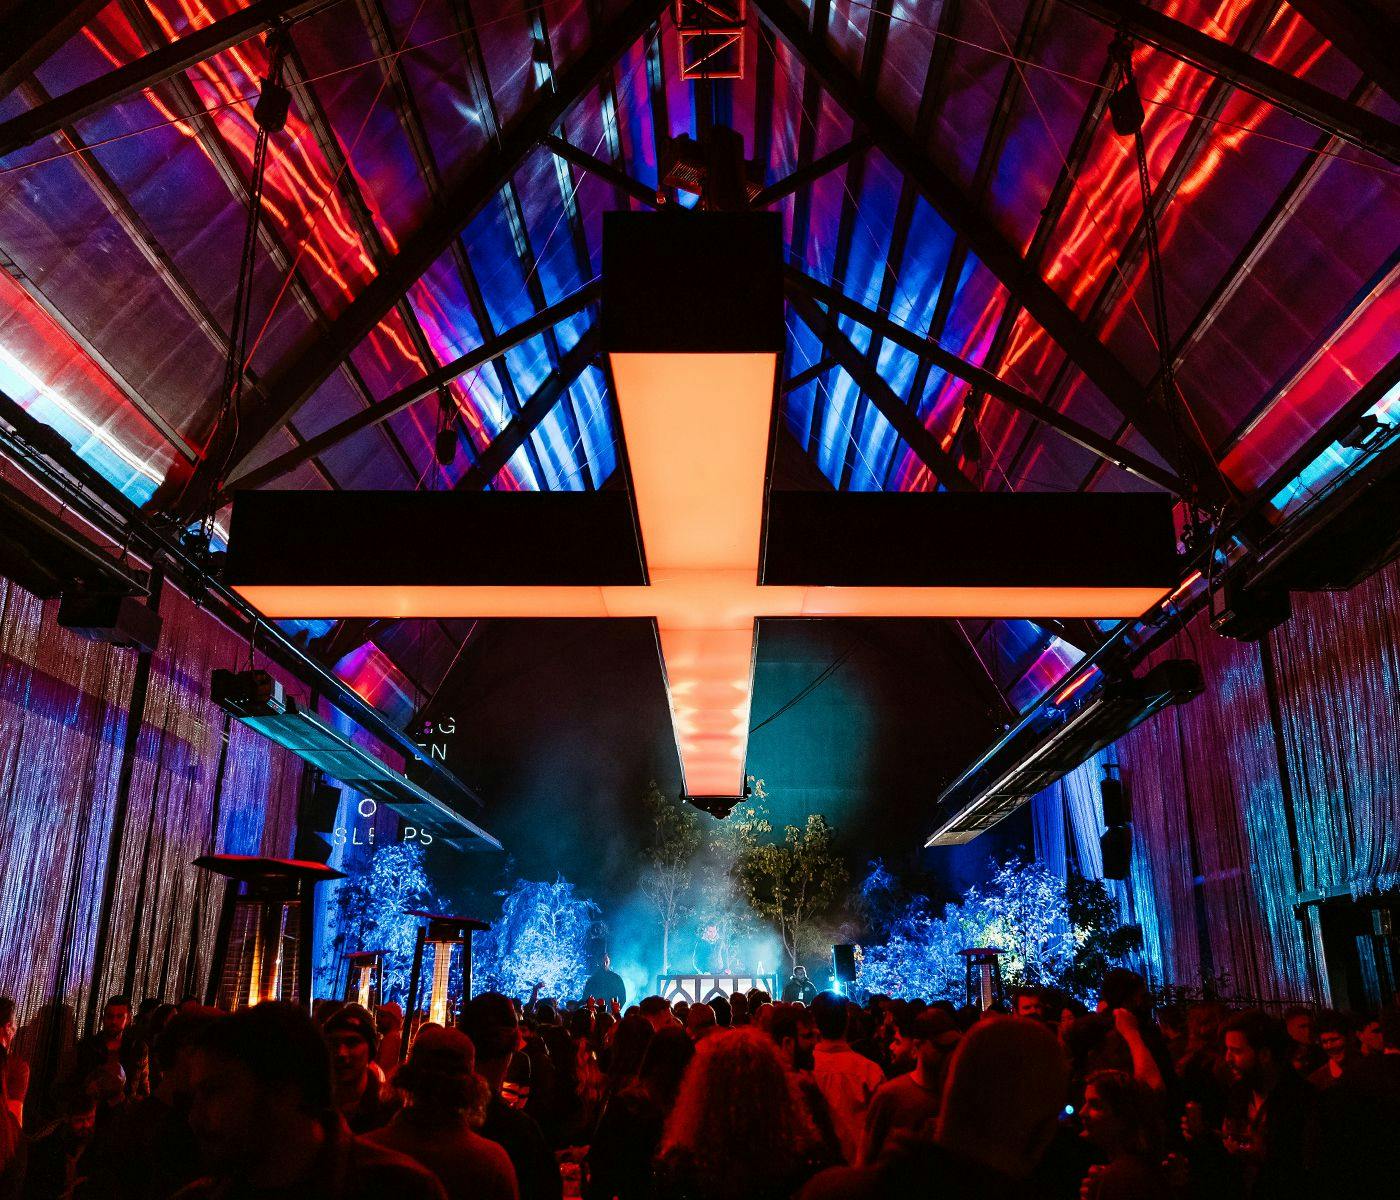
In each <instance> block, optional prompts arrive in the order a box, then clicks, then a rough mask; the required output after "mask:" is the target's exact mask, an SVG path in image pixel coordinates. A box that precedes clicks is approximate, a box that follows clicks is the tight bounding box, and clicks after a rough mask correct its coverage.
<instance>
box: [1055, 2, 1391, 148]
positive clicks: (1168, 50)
mask: <svg viewBox="0 0 1400 1200" xmlns="http://www.w3.org/2000/svg"><path fill="white" fill-rule="evenodd" d="M1062 3H1065V4H1068V5H1070V6H1071V7H1072V8H1077V9H1079V11H1080V12H1083V13H1086V14H1087V15H1088V16H1091V17H1093V18H1095V19H1096V20H1099V21H1102V22H1103V23H1104V24H1105V25H1109V26H1111V27H1112V28H1114V29H1118V30H1122V31H1123V32H1125V33H1127V34H1129V35H1131V36H1132V37H1134V38H1136V39H1138V40H1139V41H1143V42H1146V43H1147V44H1148V45H1150V46H1154V47H1156V48H1157V49H1158V50H1161V51H1162V52H1163V53H1165V54H1170V55H1171V56H1172V57H1173V58H1178V59H1180V60H1181V61H1182V62H1185V63H1190V64H1191V65H1192V66H1193V67H1197V68H1199V69H1200V70H1202V71H1205V72H1207V73H1208V74H1211V75H1215V76H1218V77H1219V78H1221V79H1223V80H1225V81H1226V82H1228V83H1230V84H1232V85H1233V86H1234V87H1237V88H1239V89H1240V90H1241V91H1245V92H1249V93H1250V94H1251V95H1253V96H1258V97H1259V98H1260V99H1261V100H1266V101H1268V103H1270V104H1272V105H1274V106H1275V107H1276V108H1281V109H1283V110H1284V111H1285V112H1288V113H1291V114H1292V115H1293V116H1295V117H1297V118H1298V119H1299V120H1302V121H1306V122H1307V123H1308V124H1309V125H1313V126H1316V127H1317V128H1318V129H1321V130H1322V131H1323V132H1324V133H1330V134H1332V135H1334V136H1336V137H1339V138H1341V139H1342V140H1343V141H1346V142H1350V143H1351V144H1352V145H1353V146H1356V147H1358V148H1359V149H1362V150H1369V151H1370V152H1371V153H1372V154H1378V155H1380V156H1381V157H1382V158H1385V159H1388V160H1389V161H1390V162H1393V163H1400V126H1397V125H1396V124H1395V123H1394V122H1393V121H1388V120H1386V119H1385V118H1384V117H1382V116H1380V115H1379V114H1377V113H1373V112H1369V111H1368V110H1366V109H1364V108H1357V107H1356V106H1355V105H1353V104H1349V103H1347V101H1345V100H1343V99H1341V98H1340V97H1339V96H1335V95H1333V94H1332V93H1331V92H1327V91H1324V90H1323V89H1322V88H1320V87H1317V86H1315V85H1314V84H1311V83H1308V82H1306V81H1305V80H1302V79H1299V78H1297V76H1295V75H1290V74H1289V73H1288V72H1287V71H1281V70H1279V68H1278V67H1275V66H1272V65H1270V64H1269V63H1266V62H1264V61H1262V60H1261V59H1257V58H1255V57H1254V56H1253V55H1252V54H1247V53H1246V52H1244V51H1243V50H1240V49H1238V48H1236V47H1234V46H1231V45H1230V44H1229V43H1227V42H1221V41H1217V40H1216V39H1215V38H1213V37H1211V36H1210V35H1209V34H1205V33H1202V32H1200V30H1198V29H1193V28H1191V26H1189V25H1185V24H1183V23H1182V22H1180V21H1176V20H1173V19H1172V18H1171V17H1169V16H1166V15H1165V14H1164V13H1160V12H1158V11H1157V10H1156V9H1153V8H1149V7H1148V6H1147V5H1145V4H1137V3H1133V2H1132V0H1062Z"/></svg>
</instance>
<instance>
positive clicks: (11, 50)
mask: <svg viewBox="0 0 1400 1200" xmlns="http://www.w3.org/2000/svg"><path fill="white" fill-rule="evenodd" d="M107 2H108V0H72V2H71V3H69V4H67V5H66V6H65V5H62V4H15V5H13V6H12V7H11V9H10V12H9V14H8V15H7V16H6V17H5V19H4V20H3V21H0V46H3V47H4V50H3V51H2V52H0V97H3V96H8V95H9V94H10V93H11V92H12V91H14V90H15V88H16V87H18V86H19V84H20V81H21V80H23V79H24V78H26V77H27V76H29V75H31V74H33V72H34V70H35V68H36V67H39V66H41V65H43V63H44V62H45V61H47V59H48V58H49V56H50V55H52V54H53V53H54V51H55V50H57V49H58V48H59V47H60V46H62V45H63V43H64V42H66V41H67V40H68V39H69V38H70V37H72V36H73V35H74V34H75V33H77V32H78V31H79V30H80V29H82V28H83V26H84V25H86V24H87V23H88V22H89V21H91V20H92V19H93V18H94V17H95V16H97V14H98V13H100V12H101V11H102V10H103V9H104V8H106V7H107Z"/></svg>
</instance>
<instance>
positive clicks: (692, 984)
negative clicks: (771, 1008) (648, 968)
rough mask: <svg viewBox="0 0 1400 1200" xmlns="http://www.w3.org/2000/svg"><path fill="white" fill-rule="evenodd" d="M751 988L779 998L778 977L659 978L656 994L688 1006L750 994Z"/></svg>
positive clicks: (696, 976)
mask: <svg viewBox="0 0 1400 1200" xmlns="http://www.w3.org/2000/svg"><path fill="white" fill-rule="evenodd" d="M751 988H762V989H763V990H764V991H765V992H767V993H768V994H769V995H770V996H772V997H773V998H774V999H776V998H777V995H778V977H777V976H776V975H757V974H755V975H658V976H657V977H656V992H657V995H659V996H661V997H662V999H664V1000H668V1001H670V1003H672V1004H674V1003H676V1001H677V1000H684V1001H686V1002H687V1003H688V1004H695V1003H697V1002H698V1003H704V1002H705V1001H706V1000H713V999H714V998H715V997H716V996H732V995H733V994H734V993H735V992H747V991H749V990H750V989H751Z"/></svg>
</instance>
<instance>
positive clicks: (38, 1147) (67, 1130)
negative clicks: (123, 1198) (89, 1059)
mask: <svg viewBox="0 0 1400 1200" xmlns="http://www.w3.org/2000/svg"><path fill="white" fill-rule="evenodd" d="M98 1104H99V1101H98V1096H97V1092H96V1090H95V1089H94V1088H92V1087H90V1086H87V1085H85V1084H82V1083H78V1084H70V1085H69V1086H68V1087H66V1088H65V1089H63V1092H62V1095H61V1097H60V1101H59V1116H58V1118H57V1119H56V1120H54V1121H53V1122H52V1123H51V1124H49V1125H48V1126H46V1127H45V1128H44V1129H42V1130H40V1131H39V1133H38V1134H37V1135H36V1136H35V1137H34V1139H33V1140H32V1141H31V1142H30V1143H29V1147H28V1153H27V1155H26V1160H27V1161H26V1163H25V1167H24V1191H23V1193H22V1194H23V1196H24V1200H70V1198H72V1200H77V1198H78V1197H88V1196H96V1195H98V1194H100V1193H98V1192H97V1191H95V1190H94V1188H93V1186H92V1181H91V1179H90V1178H89V1175H88V1168H89V1165H90V1164H89V1162H88V1157H87V1151H88V1148H89V1146H90V1145H91V1144H92V1138H93V1134H94V1133H95V1132H96V1130H97V1109H98Z"/></svg>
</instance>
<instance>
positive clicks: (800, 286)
mask: <svg viewBox="0 0 1400 1200" xmlns="http://www.w3.org/2000/svg"><path fill="white" fill-rule="evenodd" d="M787 283H788V295H789V298H791V297H792V296H793V295H794V294H795V293H798V292H802V293H807V294H809V295H810V296H811V297H812V298H813V299H816V300H818V301H820V302H821V303H822V304H824V305H826V306H827V307H828V308H830V309H832V310H834V311H836V312H839V313H842V314H844V315H845V316H847V317H850V318H851V319H852V320H853V321H858V322H859V323H860V324H862V325H864V326H865V327H866V328H867V329H869V330H870V331H871V333H872V334H876V335H878V336H880V337H883V338H888V339H889V340H890V341H892V342H894V343H895V345H897V346H902V347H904V349H906V350H909V351H911V352H913V353H914V354H917V355H919V356H920V357H921V358H926V359H928V360H929V361H930V362H932V363H933V365H934V366H935V367H938V368H939V369H940V370H943V371H947V372H948V374H950V375H955V376H957V378H959V379H963V380H966V381H967V382H968V383H970V384H972V386H973V387H974V388H976V389H977V390H978V391H980V392H984V393H986V394H987V395H989V396H993V397H995V398H996V399H998V400H1000V401H1001V402H1002V403H1003V404H1009V405H1010V406H1011V407H1012V408H1016V409H1019V410H1020V411H1021V412H1023V413H1025V414H1026V415H1027V416H1030V417H1033V418H1034V419H1035V420H1037V421H1041V422H1043V423H1044V424H1045V425H1047V426H1049V427H1050V428H1051V429H1053V430H1055V431H1056V432H1057V433H1059V434H1060V435H1061V436H1063V437H1065V438H1067V439H1069V440H1070V441H1072V442H1074V443H1075V444H1076V445H1078V446H1080V447H1082V448H1083V449H1085V450H1088V451H1089V452H1090V453H1091V454H1096V455H1098V456H1099V457H1100V458H1102V459H1104V461H1106V462H1108V463H1111V464H1112V465H1113V466H1115V467H1119V468H1121V469H1122V470H1124V471H1128V472H1131V473H1132V474H1134V475H1136V476H1137V477H1138V478H1139V479H1143V480H1146V481H1147V482H1148V483H1151V484H1153V485H1155V486H1157V487H1159V488H1162V489H1163V490H1164V491H1168V492H1171V493H1172V494H1173V495H1176V496H1184V495H1185V494H1186V493H1187V491H1188V490H1189V489H1188V488H1187V486H1186V484H1185V482H1184V481H1183V480H1181V479H1180V478H1178V477H1177V476H1175V475H1173V474H1172V473H1171V472H1170V471H1168V470H1165V469H1163V468H1162V467H1159V466H1158V465H1157V464H1156V463H1154V462H1152V461H1151V460H1149V459H1146V458H1143V457H1142V456H1141V455H1138V454H1135V453H1134V452H1133V451H1131V450H1128V449H1126V448H1124V447H1123V446H1120V445H1118V444H1117V443H1116V442H1114V441H1113V440H1112V439H1111V438H1108V437H1105V436H1103V435H1102V434H1100V433H1096V432H1095V431H1094V430H1092V429H1090V428H1089V427H1088V426H1086V425H1081V424H1080V423H1079V422H1078V421H1076V420H1074V419H1073V418H1072V417H1068V416H1066V415H1065V414H1064V413H1062V412H1060V411H1059V410H1058V409H1056V408H1053V407H1051V406H1050V405H1048V404H1046V403H1045V402H1044V401H1041V400H1037V399H1036V398H1035V397H1034V396H1032V395H1030V394H1029V393H1027V392H1023V391H1022V390H1021V389H1020V388H1018V387H1016V386H1015V385H1014V384H1011V383H1008V382H1007V381H1006V380H1004V379H1002V378H1000V377H999V376H997V375H994V374H992V372H990V371H988V370H986V369H984V368H982V367H978V366H974V365H973V364H972V363H970V362H967V361H966V360H965V359H962V358H959V357H958V356H957V355H956V354H953V353H952V352H951V351H949V350H945V349H944V348H943V347H942V346H940V345H938V344H937V343H936V342H931V341H929V340H928V339H927V338H925V337H923V335H922V334H918V333H915V332H914V331H913V330H912V329H908V328H906V327H905V326H903V325H900V324H898V323H897V322H895V321H892V320H890V319H889V318H888V317H885V316H881V315H880V314H879V313H877V312H872V311H871V310H870V309H868V308H865V307H864V306H862V305H861V304H858V303H857V302H856V301H854V300H852V299H850V297H848V296H846V295H845V294H844V293H842V292H840V291H838V290H837V289H836V288H833V287H831V286H830V285H828V284H825V283H822V282H821V281H820V280H817V279H813V278H811V276H808V275H804V274H802V272H800V271H798V270H796V269H795V268H791V267H789V268H788V270H787Z"/></svg>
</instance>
